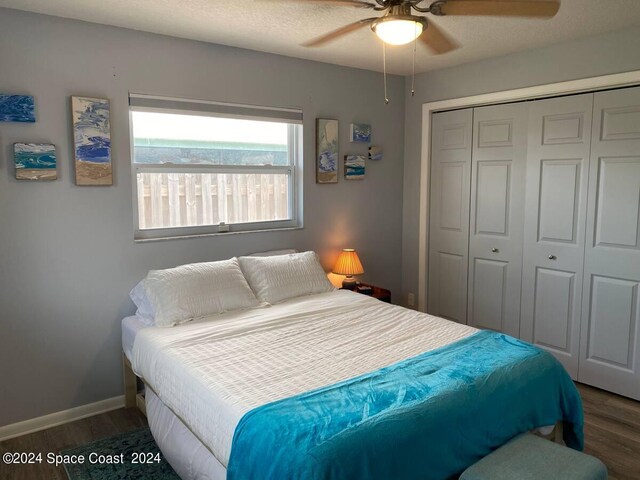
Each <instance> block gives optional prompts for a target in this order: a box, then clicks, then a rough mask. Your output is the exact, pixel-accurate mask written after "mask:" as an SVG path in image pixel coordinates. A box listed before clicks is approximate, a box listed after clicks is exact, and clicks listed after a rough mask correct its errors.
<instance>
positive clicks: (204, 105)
mask: <svg viewBox="0 0 640 480" xmlns="http://www.w3.org/2000/svg"><path fill="white" fill-rule="evenodd" d="M133 97H135V98H136V99H142V103H145V102H149V103H152V104H153V103H156V102H157V103H158V104H159V105H162V104H163V102H165V101H166V102H170V103H171V104H176V105H179V104H180V103H179V102H185V105H188V106H189V107H194V106H195V108H198V110H194V109H191V108H165V107H162V106H158V107H152V106H134V105H130V106H129V126H130V128H129V135H130V141H131V178H132V190H133V222H134V240H135V241H140V242H144V241H150V240H168V239H175V238H190V237H198V236H210V235H228V234H234V233H248V232H261V231H273V230H290V229H300V228H302V227H303V219H302V211H303V210H302V198H303V195H302V178H303V172H302V165H303V153H302V122H301V121H300V122H294V123H289V124H288V131H287V138H288V146H289V148H288V154H289V165H286V166H279V165H208V164H198V165H191V164H173V163H164V164H144V163H135V156H134V149H135V144H134V137H133V112H153V113H170V114H186V115H202V116H207V117H218V118H240V119H244V120H256V121H265V120H266V121H278V122H280V123H286V122H287V120H286V119H278V118H269V117H266V116H265V117H263V116H260V115H251V114H249V115H243V114H242V113H241V112H242V110H244V109H246V110H247V111H249V110H251V111H252V112H255V111H259V110H261V109H264V110H267V111H275V112H278V111H280V110H281V111H283V112H291V111H296V112H299V114H300V117H301V115H302V113H301V111H300V110H292V109H273V108H265V107H254V106H248V105H237V104H227V103H218V102H204V101H203V102H200V101H193V100H181V99H174V98H164V97H151V96H146V95H137V94H130V103H131V98H133ZM218 109H219V110H220V111H223V112H224V113H219V112H218V111H217V110H218ZM227 109H230V110H231V111H232V112H236V111H237V112H240V114H237V113H228V111H227V112H225V110H227ZM139 173H240V174H243V173H258V174H260V173H263V174H264V173H270V174H286V175H288V176H289V179H290V180H289V214H290V218H289V219H285V220H270V221H260V222H245V223H232V224H223V223H220V224H218V225H197V226H189V227H165V228H145V229H140V228H139V218H138V182H137V176H138V174H139Z"/></svg>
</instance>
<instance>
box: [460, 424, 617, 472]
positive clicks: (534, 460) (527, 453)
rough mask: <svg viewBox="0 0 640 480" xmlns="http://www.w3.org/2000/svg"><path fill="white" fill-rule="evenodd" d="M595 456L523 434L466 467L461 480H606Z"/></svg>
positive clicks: (605, 469) (601, 464)
mask: <svg viewBox="0 0 640 480" xmlns="http://www.w3.org/2000/svg"><path fill="white" fill-rule="evenodd" d="M607 477H608V475H607V467H605V466H604V464H603V463H602V462H601V461H600V460H598V459H597V458H595V457H592V456H591V455H587V454H584V453H581V452H578V451H576V450H572V449H570V448H567V447H563V446H562V445H559V444H557V443H554V442H551V441H549V440H545V439H544V438H540V437H537V436H535V435H532V434H530V433H525V434H523V435H520V436H518V437H516V438H514V439H513V440H511V441H510V442H509V443H507V444H505V445H503V446H502V447H500V448H498V449H497V450H496V451H494V452H493V453H491V454H489V455H487V456H486V457H484V458H483V459H482V460H480V461H479V462H477V463H475V464H474V465H472V466H470V467H469V468H467V469H466V470H465V471H464V473H463V474H462V476H461V477H460V480H607Z"/></svg>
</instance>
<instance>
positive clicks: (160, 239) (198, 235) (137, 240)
mask: <svg viewBox="0 0 640 480" xmlns="http://www.w3.org/2000/svg"><path fill="white" fill-rule="evenodd" d="M303 228H304V227H301V226H298V227H281V228H264V229H259V230H240V231H235V232H211V233H196V234H192V235H174V236H168V237H157V238H134V239H133V241H134V243H149V242H164V241H167V240H181V239H186V238H201V237H221V236H228V235H242V234H245V233H264V232H283V231H288V230H302V229H303Z"/></svg>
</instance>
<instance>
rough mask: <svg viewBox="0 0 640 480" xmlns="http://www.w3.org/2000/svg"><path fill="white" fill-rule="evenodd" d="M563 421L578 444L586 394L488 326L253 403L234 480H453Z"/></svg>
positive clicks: (242, 426)
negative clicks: (370, 368)
mask: <svg viewBox="0 0 640 480" xmlns="http://www.w3.org/2000/svg"><path fill="white" fill-rule="evenodd" d="M559 419H563V420H564V423H565V429H564V433H565V436H564V439H565V442H566V443H567V445H568V446H569V447H573V448H576V449H580V450H581V449H582V448H583V446H584V440H583V436H582V424H583V419H582V407H581V400H580V395H579V394H578V392H577V390H576V387H575V386H574V384H573V382H572V381H571V378H569V375H568V374H567V372H566V371H565V370H564V368H563V367H562V365H560V363H559V362H558V361H557V360H556V359H555V358H553V357H552V356H551V355H550V354H549V353H548V352H546V351H543V350H541V349H539V348H537V347H534V346H533V345H530V344H528V343H525V342H522V341H520V340H517V339H515V338H512V337H509V336H507V335H504V334H501V333H494V332H490V331H481V332H478V333H475V334H474V335H472V336H470V337H467V338H465V339H463V340H460V341H458V342H455V343H454V344H451V345H448V346H446V347H442V348H439V349H437V350H434V351H431V352H427V353H423V354H421V355H418V356H416V357H412V358H410V359H407V360H404V361H402V362H398V363H396V364H394V365H390V366H388V367H385V368H382V369H380V370H377V371H374V372H370V373H367V374H365V375H361V376H359V377H355V378H350V379H348V380H346V381H344V382H340V383H337V384H333V385H329V386H326V387H322V388H320V389H318V390H314V391H310V392H306V393H303V394H301V395H297V396H294V397H288V398H285V399H282V400H279V401H276V402H271V403H268V404H266V405H263V406H260V407H257V408H255V409H253V410H251V411H249V412H248V413H247V414H245V415H244V416H243V417H242V419H241V420H240V423H239V424H238V426H237V428H236V430H235V434H234V438H233V446H232V450H231V457H230V459H229V464H228V469H227V479H229V480H238V479H247V480H249V479H254V478H274V479H276V478H292V477H302V478H305V479H318V480H320V479H344V480H348V479H353V478H367V479H371V480H375V479H379V480H385V479H389V478H402V479H446V478H449V477H451V476H453V475H455V474H459V473H460V472H462V471H463V470H464V469H466V468H467V467H468V466H469V465H472V464H473V463H475V462H477V461H478V460H480V459H481V458H482V457H484V456H486V455H488V454H489V453H491V452H492V451H493V450H495V449H496V448H498V447H499V446H501V445H503V444H505V443H506V442H507V441H509V440H510V439H511V438H513V437H515V436H517V435H518V434H520V433H522V432H523V431H528V430H532V429H534V428H536V427H538V426H540V425H546V424H553V423H555V422H556V421H557V420H559Z"/></svg>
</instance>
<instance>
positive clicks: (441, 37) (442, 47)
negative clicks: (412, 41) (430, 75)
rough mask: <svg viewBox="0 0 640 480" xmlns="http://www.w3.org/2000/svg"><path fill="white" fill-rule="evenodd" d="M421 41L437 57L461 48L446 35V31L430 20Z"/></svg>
mask: <svg viewBox="0 0 640 480" xmlns="http://www.w3.org/2000/svg"><path fill="white" fill-rule="evenodd" d="M419 40H420V41H421V42H422V43H424V44H425V45H426V46H427V48H428V49H429V50H431V51H432V52H433V53H435V54H436V55H441V54H443V53H447V52H450V51H452V50H455V49H456V48H460V44H459V43H458V42H456V41H455V40H454V39H453V38H451V37H450V36H449V35H447V34H446V33H444V31H443V30H441V29H440V27H438V26H437V25H436V24H435V23H433V21H432V20H429V23H428V24H427V28H426V29H425V31H424V32H422V35H420V37H419Z"/></svg>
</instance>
